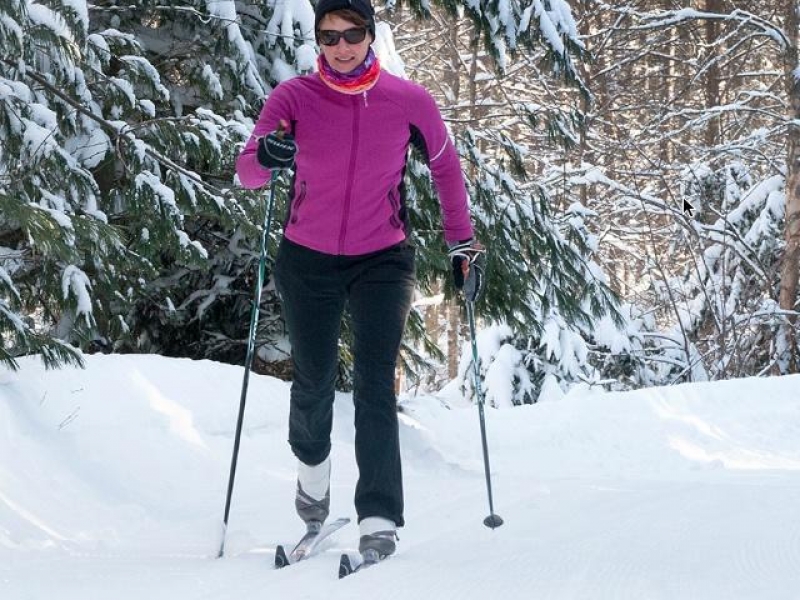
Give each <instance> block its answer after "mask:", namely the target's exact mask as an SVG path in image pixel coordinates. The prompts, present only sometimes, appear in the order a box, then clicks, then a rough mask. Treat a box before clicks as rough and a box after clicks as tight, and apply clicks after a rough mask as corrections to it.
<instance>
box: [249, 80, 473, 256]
mask: <svg viewBox="0 0 800 600" xmlns="http://www.w3.org/2000/svg"><path fill="white" fill-rule="evenodd" d="M281 120H285V121H286V122H288V123H291V126H292V130H293V132H294V135H295V140H296V141H297V147H298V152H297V158H296V167H295V168H296V172H295V179H294V190H293V194H292V202H291V206H290V209H289V215H288V218H287V221H286V230H285V235H286V237H287V238H289V239H290V240H291V241H293V242H295V243H297V244H300V245H303V246H306V247H308V248H311V249H312V250H317V251H318V252H324V253H326V254H341V255H358V254H366V253H368V252H374V251H377V250H382V249H384V248H388V247H389V246H392V245H394V244H397V243H399V242H401V241H403V240H404V239H405V237H406V234H405V227H404V225H405V223H404V222H403V216H404V215H405V212H406V211H405V207H404V206H403V198H402V193H401V190H402V186H401V184H402V178H403V172H404V170H405V166H406V155H407V150H408V146H409V143H411V142H412V138H413V141H414V143H415V145H417V146H420V147H421V148H422V149H423V151H424V153H425V154H426V155H427V158H428V164H429V166H430V170H431V175H432V177H433V181H434V184H435V186H436V190H437V192H438V195H439V203H440V206H441V210H442V220H443V223H444V234H445V235H444V237H445V240H446V241H447V242H448V243H452V242H457V241H460V240H465V239H468V238H471V237H472V224H471V222H470V214H469V206H468V202H467V193H466V185H465V182H464V176H463V174H462V173H461V165H460V163H459V159H458V154H457V153H456V150H455V147H454V145H453V142H452V140H451V139H450V137H449V136H448V133H447V129H446V128H445V126H444V123H443V122H442V118H441V115H440V114H439V109H438V108H437V107H436V103H435V101H434V100H433V98H432V97H431V95H430V94H429V93H428V92H427V90H425V88H423V87H421V86H419V85H417V84H415V83H412V82H410V81H407V80H404V79H400V78H399V77H395V76H394V75H391V74H390V73H387V72H386V71H382V72H381V74H380V77H379V78H378V81H377V83H376V84H375V86H374V87H373V88H372V89H370V90H369V91H368V92H365V93H363V94H357V95H348V94H343V93H341V92H337V91H334V90H332V89H331V88H329V87H328V86H327V85H325V83H324V82H323V81H322V80H321V79H320V78H319V75H317V74H316V73H314V74H311V75H305V76H301V77H295V78H293V79H290V80H288V81H285V82H283V83H281V84H280V85H279V86H278V87H276V88H275V90H274V91H273V92H272V93H271V94H270V95H269V97H268V98H267V101H266V102H265V103H264V107H263V109H262V110H261V114H260V116H259V118H258V122H257V123H256V126H255V129H254V130H253V134H252V135H251V137H250V139H249V140H248V142H247V144H246V145H245V147H244V149H243V150H242V153H241V154H240V155H239V158H238V159H237V161H236V172H237V173H238V175H239V180H240V181H241V183H242V185H243V186H244V187H245V188H248V189H253V188H258V187H261V186H263V185H265V184H266V183H267V181H269V178H270V172H269V170H267V169H264V168H263V167H262V166H261V165H260V164H259V163H258V160H257V158H256V150H257V139H258V138H259V137H261V136H263V135H266V134H267V133H269V132H271V131H274V130H275V129H277V127H278V123H279V122H280V121H281Z"/></svg>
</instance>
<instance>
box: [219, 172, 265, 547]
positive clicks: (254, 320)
mask: <svg viewBox="0 0 800 600" xmlns="http://www.w3.org/2000/svg"><path fill="white" fill-rule="evenodd" d="M278 173H279V171H278V170H277V169H273V170H272V175H271V177H270V184H269V198H268V200H267V209H266V211H265V213H264V227H263V228H262V230H261V253H260V255H259V259H258V273H257V275H256V287H255V292H254V293H253V307H252V309H251V310H250V334H249V335H248V337H247V355H246V356H245V359H244V379H243V380H242V393H241V396H240V398H239V417H238V419H237V420H236V435H235V437H234V440H233V456H232V457H231V471H230V475H229V476H228V495H227V497H226V498H225V516H224V517H223V519H222V542H221V543H220V546H219V554H218V555H217V558H222V555H223V554H225V534H226V532H227V529H228V517H229V516H230V512H231V497H232V496H233V481H234V479H235V478H236V462H237V460H238V459H239V443H240V442H241V439H242V423H243V422H244V405H245V402H246V400H247V385H248V383H249V382H250V369H251V368H252V366H253V355H254V354H255V346H256V331H257V329H258V310H259V306H260V305H261V288H262V287H264V272H265V270H266V263H267V238H268V237H269V230H270V227H271V226H272V206H273V205H274V203H275V184H276V182H277V180H278Z"/></svg>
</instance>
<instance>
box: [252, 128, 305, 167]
mask: <svg viewBox="0 0 800 600" xmlns="http://www.w3.org/2000/svg"><path fill="white" fill-rule="evenodd" d="M296 154H297V143H296V142H295V141H294V136H293V135H292V134H291V133H289V132H287V131H286V123H285V122H284V121H281V123H280V125H279V126H278V129H276V130H275V131H273V132H272V133H269V134H267V135H265V136H264V137H261V138H259V140H258V152H257V154H256V157H257V158H258V163H259V164H260V165H261V166H262V167H264V168H265V169H270V170H272V169H291V168H292V167H293V166H294V157H295V155H296Z"/></svg>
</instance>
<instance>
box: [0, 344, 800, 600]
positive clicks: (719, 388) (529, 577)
mask: <svg viewBox="0 0 800 600" xmlns="http://www.w3.org/2000/svg"><path fill="white" fill-rule="evenodd" d="M240 385H241V369H237V368H235V367H230V366H226V365H219V364H216V363H210V362H207V361H199V362H193V361H182V360H175V359H165V358H159V357H133V356H109V357H89V360H88V368H87V370H86V371H75V370H71V369H66V370H62V371H54V372H44V371H43V370H42V369H41V368H40V367H39V366H38V363H36V362H33V361H23V369H22V371H21V372H20V373H18V374H8V373H0V599H2V600H39V599H40V598H41V599H45V598H54V597H57V598H59V599H60V600H61V599H64V600H71V599H75V600H78V599H80V600H93V599H95V598H97V599H98V600H99V599H101V598H102V599H105V598H109V597H114V598H117V599H121V600H132V599H134V598H136V599H141V598H148V599H149V600H160V599H164V600H167V599H169V600H176V599H187V600H188V599H200V600H205V599H208V600H212V599H213V600H222V599H228V598H230V597H236V598H269V597H280V598H291V599H304V598H308V599H320V598H324V599H325V600H337V599H348V600H349V599H351V598H354V597H361V596H365V597H367V596H368V597H373V598H377V599H386V600H409V599H414V600H417V599H419V598H436V599H437V600H438V599H445V600H447V599H453V600H456V599H458V600H471V599H475V600H478V599H480V600H486V599H487V598H500V599H502V600H516V599H520V600H522V599H526V600H527V599H529V598H536V599H549V598H552V599H573V598H574V599H584V598H590V599H591V600H620V599H631V600H633V599H636V600H642V599H648V600H650V599H681V600H683V599H695V598H696V599H702V600H715V599H719V600H723V599H724V600H731V599H733V600H736V599H742V600H745V599H753V600H797V599H798V598H800V511H798V509H797V507H798V506H800V442H798V440H800V403H799V402H798V401H797V399H796V395H797V392H796V390H797V389H798V388H800V377H798V376H794V377H788V378H772V379H762V380H753V379H750V380H742V381H738V382H720V383H716V384H694V385H688V386H678V387H675V388H665V389H653V390H640V391H637V392H632V393H628V394H606V395H603V394H574V395H568V396H567V397H566V398H564V399H562V400H560V401H558V402H553V403H546V404H540V405H536V406H533V407H521V408H515V409H508V410H503V411H495V410H489V411H487V421H488V423H487V424H488V429H489V431H488V433H489V446H490V453H491V461H492V468H493V473H492V477H493V480H492V482H493V486H494V493H495V508H496V510H497V512H498V514H500V515H501V516H502V517H503V518H504V519H505V521H506V524H505V525H504V526H503V527H501V528H499V529H497V530H496V531H491V530H489V529H487V528H485V527H484V526H483V525H482V520H483V518H484V517H485V516H486V514H487V513H488V504H487V500H486V490H485V480H484V474H483V463H482V458H481V446H480V436H479V428H478V420H477V411H475V410H472V409H453V410H447V409H446V408H444V407H443V406H442V404H441V403H440V402H439V401H438V400H435V399H431V398H422V397H419V398H411V399H407V400H405V401H404V402H403V411H402V413H401V443H402V446H403V453H404V457H405V462H404V478H405V487H406V503H407V504H406V520H407V526H406V527H405V528H403V529H401V530H400V532H399V533H400V544H399V551H398V553H397V554H396V555H395V556H393V557H391V558H390V559H389V560H387V561H385V562H384V563H383V564H381V565H380V566H378V567H375V568H372V569H368V570H365V571H363V572H360V573H357V574H356V575H354V576H352V577H349V578H347V579H345V580H343V581H338V579H337V565H338V558H339V554H340V552H342V551H347V550H350V551H352V550H354V549H355V547H356V546H357V543H358V532H357V527H355V526H354V525H353V524H351V525H349V526H347V527H345V528H344V529H343V530H341V531H340V532H338V533H337V534H335V535H334V536H333V537H332V538H331V539H330V540H329V541H328V542H326V551H325V552H324V553H323V554H322V555H320V556H318V557H315V558H313V559H312V560H310V561H308V562H307V563H300V564H297V565H293V566H291V567H289V568H286V569H283V570H278V571H275V570H273V569H272V563H273V560H274V548H275V546H276V545H277V544H279V543H282V544H285V545H288V546H290V547H291V546H292V544H293V543H294V542H295V541H296V540H297V538H298V537H299V535H300V533H301V532H302V525H301V524H300V522H299V520H298V519H297V518H296V516H295V515H294V512H293V498H294V459H293V457H292V455H291V452H290V450H289V448H288V445H287V444H286V442H285V435H286V432H285V422H286V419H287V417H288V386H287V385H286V384H285V383H283V382H279V381H277V380H274V379H271V378H266V377H259V376H253V377H252V378H251V389H250V393H249V396H248V407H247V413H246V416H245V429H244V435H243V439H242V447H241V454H240V457H239V470H238V473H237V480H236V490H235V493H234V499H233V506H232V512H231V520H230V523H229V528H228V532H227V536H226V556H225V558H223V559H221V560H217V559H216V558H215V556H216V552H217V549H218V547H219V540H220V533H221V517H222V514H221V513H222V509H223V508H224V499H225V486H226V484H227V473H228V470H227V469H228V466H229V460H230V452H231V448H232V441H233V433H232V428H233V426H234V425H235V418H236V410H237V409H238V390H239V386H240ZM352 417H353V407H352V400H351V399H350V398H349V396H347V395H342V394H340V395H337V405H336V419H335V426H334V434H333V439H334V449H333V464H334V470H333V480H332V510H331V516H332V517H336V516H350V517H354V514H353V509H352V506H351V502H352V492H353V486H354V483H355V477H356V468H355V460H354V457H353V448H352V439H353V432H352Z"/></svg>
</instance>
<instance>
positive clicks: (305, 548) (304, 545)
mask: <svg viewBox="0 0 800 600" xmlns="http://www.w3.org/2000/svg"><path fill="white" fill-rule="evenodd" d="M349 522H350V519H349V518H347V517H342V518H339V519H336V520H335V521H331V522H330V523H325V524H324V525H323V526H322V527H321V528H320V530H319V531H316V532H314V531H309V532H308V533H307V534H305V535H304V536H303V537H302V538H300V541H299V542H297V545H296V546H295V547H294V549H293V550H292V551H291V552H290V553H288V554H287V553H286V549H285V548H284V547H283V546H281V545H278V547H277V548H275V568H276V569H282V568H283V567H288V566H289V565H293V564H295V563H296V562H300V561H301V560H305V559H307V558H311V557H312V556H314V555H315V554H317V553H318V552H319V550H320V546H321V544H322V542H323V541H324V540H325V539H326V538H328V537H330V536H331V535H332V534H333V533H335V532H336V531H338V530H339V529H341V528H342V527H344V526H345V525H347V524H348V523H349Z"/></svg>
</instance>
